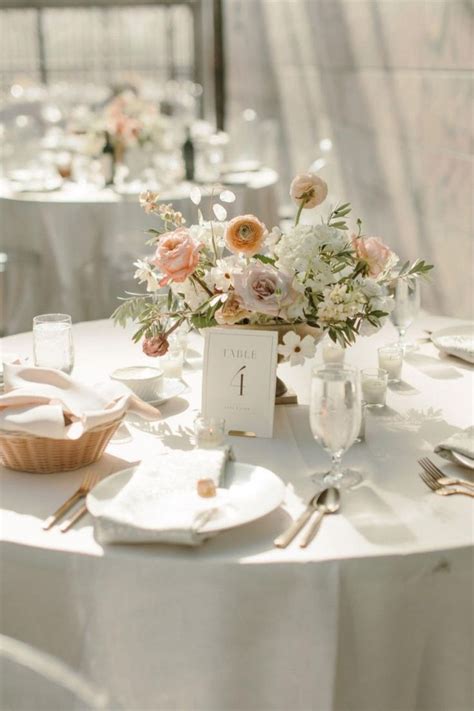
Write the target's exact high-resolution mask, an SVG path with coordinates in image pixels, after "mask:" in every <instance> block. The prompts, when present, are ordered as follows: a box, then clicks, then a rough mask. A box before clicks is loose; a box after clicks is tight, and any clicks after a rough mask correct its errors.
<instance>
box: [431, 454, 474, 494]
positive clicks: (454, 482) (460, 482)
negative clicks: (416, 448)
mask: <svg viewBox="0 0 474 711" xmlns="http://www.w3.org/2000/svg"><path fill="white" fill-rule="evenodd" d="M418 464H419V465H420V466H421V468H422V469H423V471H421V472H420V473H419V474H420V477H421V479H422V480H423V482H424V483H425V484H426V486H427V487H428V488H429V489H431V491H434V493H435V494H438V495H439V496H453V495H456V494H458V495H461V496H470V497H471V498H473V499H474V483H472V482H470V481H467V480H466V479H459V478H458V477H452V476H446V475H445V474H444V473H443V472H442V471H441V469H439V467H437V466H436V464H433V462H432V461H431V460H430V459H428V458H427V457H424V458H423V459H419V460H418Z"/></svg>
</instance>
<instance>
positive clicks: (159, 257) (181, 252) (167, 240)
mask: <svg viewBox="0 0 474 711" xmlns="http://www.w3.org/2000/svg"><path fill="white" fill-rule="evenodd" d="M201 247H202V245H201V244H199V243H198V242H196V241H195V240H194V239H193V238H192V237H191V234H190V232H189V230H188V229H186V228H185V227H179V228H178V229H177V230H174V232H166V233H165V234H164V235H162V236H161V237H160V241H159V242H158V246H157V248H156V252H155V258H154V259H153V260H152V262H151V263H152V264H154V265H155V266H156V267H158V269H160V271H162V272H163V274H164V277H163V279H162V280H161V281H160V286H165V285H166V284H168V282H169V281H170V280H173V281H174V282H183V281H184V280H185V279H187V277H188V276H190V275H191V274H192V273H193V272H194V271H195V269H196V267H197V265H198V262H199V250H200V249H201Z"/></svg>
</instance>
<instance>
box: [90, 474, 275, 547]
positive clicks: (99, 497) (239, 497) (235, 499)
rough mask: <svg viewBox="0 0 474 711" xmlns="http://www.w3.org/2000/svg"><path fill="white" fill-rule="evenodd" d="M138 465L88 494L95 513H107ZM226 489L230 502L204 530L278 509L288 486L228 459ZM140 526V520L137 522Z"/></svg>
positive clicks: (215, 529) (220, 528) (212, 530)
mask: <svg viewBox="0 0 474 711" xmlns="http://www.w3.org/2000/svg"><path fill="white" fill-rule="evenodd" d="M134 471H135V467H130V468H129V469H124V470H122V471H120V472H117V473H116V474H112V475H111V476H109V477H107V478H106V479H103V480H102V481H101V482H100V483H99V484H97V486H96V487H95V488H94V489H93V490H92V491H91V492H90V493H89V494H88V495H87V500H86V503H87V508H88V510H89V513H90V514H92V516H101V515H102V514H103V513H105V511H106V509H107V506H108V503H109V502H110V501H111V500H112V499H113V498H114V497H115V496H117V494H118V493H119V491H120V490H121V489H122V488H123V487H124V486H125V485H126V484H127V482H128V481H129V480H130V478H131V476H132V474H133V472H134ZM224 478H225V481H224V484H225V488H226V490H227V491H228V492H229V495H228V502H229V503H230V504H232V505H231V506H228V505H226V506H223V507H222V508H221V509H218V511H217V512H216V513H215V514H214V516H213V517H212V519H211V520H210V521H207V522H206V523H205V525H204V526H203V527H202V528H201V529H200V531H199V532H200V533H206V534H208V533H219V532H220V531H226V530H227V529H229V528H235V527H236V526H242V525H243V524H245V523H250V522H251V521H255V520H257V519H259V518H261V517H262V516H266V515H267V514H269V513H271V511H274V510H275V509H276V508H278V506H280V504H281V503H282V501H283V498H284V496H285V485H284V483H283V482H282V480H281V479H280V478H279V477H278V476H277V475H276V474H274V473H273V472H272V471H270V470H269V469H265V468H264V467H259V466H256V465H253V464H243V463H241V462H228V463H227V467H226V472H225V477H224ZM136 523H137V525H140V522H139V521H137V522H136Z"/></svg>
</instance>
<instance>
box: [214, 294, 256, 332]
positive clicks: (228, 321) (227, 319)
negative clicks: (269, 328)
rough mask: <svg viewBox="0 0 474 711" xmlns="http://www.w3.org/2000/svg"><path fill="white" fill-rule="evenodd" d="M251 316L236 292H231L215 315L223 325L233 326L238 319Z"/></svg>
mask: <svg viewBox="0 0 474 711" xmlns="http://www.w3.org/2000/svg"><path fill="white" fill-rule="evenodd" d="M249 316H250V313H249V311H247V309H245V308H244V307H243V306H242V302H241V301H240V299H239V298H238V297H237V296H236V295H235V292H233V291H231V292H229V296H228V298H227V299H226V301H225V302H224V303H223V304H222V306H221V307H220V308H219V309H217V311H216V313H215V314H214V317H215V319H216V321H217V323H218V324H220V325H221V326H232V325H233V324H234V323H238V321H242V319H244V318H248V317H249Z"/></svg>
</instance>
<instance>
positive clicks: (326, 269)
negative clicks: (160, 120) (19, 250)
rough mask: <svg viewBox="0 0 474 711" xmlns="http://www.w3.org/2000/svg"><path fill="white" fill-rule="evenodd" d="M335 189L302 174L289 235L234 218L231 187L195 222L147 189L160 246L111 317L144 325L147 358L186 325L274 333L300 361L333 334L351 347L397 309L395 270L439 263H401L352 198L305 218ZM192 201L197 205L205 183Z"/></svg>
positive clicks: (417, 271) (139, 336)
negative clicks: (366, 225) (392, 292)
mask: <svg viewBox="0 0 474 711" xmlns="http://www.w3.org/2000/svg"><path fill="white" fill-rule="evenodd" d="M327 192H328V188H327V185H326V183H325V182H324V181H323V180H322V179H321V178H320V177H319V176H317V175H313V174H310V173H308V174H303V175H298V176H297V177H296V178H295V179H294V180H293V182H292V184H291V188H290V195H291V197H292V199H293V200H294V202H295V204H296V206H297V213H296V218H295V222H294V224H293V226H292V227H291V228H290V229H288V230H286V231H285V232H281V230H280V229H279V228H278V227H274V228H273V229H272V230H269V229H267V227H266V226H265V225H264V224H263V223H262V222H261V221H260V220H259V218H258V217H256V216H255V215H239V216H237V217H234V218H232V219H231V220H227V210H226V208H225V207H224V205H223V204H221V203H231V202H233V201H234V200H235V196H234V195H233V193H231V192H230V191H228V190H223V191H222V192H220V193H217V196H216V199H215V202H214V205H213V206H212V210H213V218H212V219H210V220H206V219H204V217H203V215H202V213H201V212H200V210H199V209H198V220H197V222H196V224H193V225H190V226H186V224H185V220H184V218H183V216H182V215H181V213H179V212H176V211H175V210H173V208H172V206H171V205H161V204H159V201H158V195H157V194H156V193H152V192H146V193H143V194H142V195H141V196H140V202H141V204H142V206H143V208H144V209H145V211H146V212H147V213H148V214H156V215H157V217H158V218H159V219H160V222H161V224H160V225H159V226H158V228H157V229H152V230H151V231H150V232H151V238H150V240H149V244H150V245H151V246H152V247H153V248H154V253H153V254H152V255H151V256H150V257H149V258H147V259H144V260H139V261H137V262H136V263H135V266H136V268H137V269H136V272H135V278H136V279H137V280H138V281H139V282H140V283H142V282H143V283H146V290H147V293H146V294H128V295H127V296H126V297H124V299H123V303H122V304H121V305H120V306H119V307H118V309H117V310H116V311H115V313H114V315H113V318H114V319H115V320H116V321H117V322H118V323H120V324H122V325H125V324H126V322H127V321H129V320H132V321H135V322H136V323H137V325H138V328H137V331H136V333H135V335H134V340H135V342H138V341H140V340H141V341H142V347H143V351H144V352H145V353H146V354H147V355H149V356H162V355H164V354H165V353H166V352H167V350H168V348H169V337H170V336H171V334H172V333H173V331H175V329H177V328H179V327H180V326H182V325H183V324H186V325H187V326H188V327H189V328H192V327H194V328H197V329H202V328H210V327H213V326H228V327H233V328H236V327H240V328H257V329H260V328H265V329H271V330H276V331H278V334H279V346H278V352H279V354H280V357H282V358H284V359H286V360H289V361H290V363H291V364H292V365H298V364H301V363H303V362H304V360H305V358H312V357H313V356H314V354H315V346H316V343H317V341H318V340H319V339H320V338H321V337H322V335H323V334H324V333H325V332H327V333H328V334H329V336H330V338H331V339H332V340H333V341H334V342H337V343H339V344H340V345H341V346H343V347H346V346H348V345H351V344H353V343H354V342H355V340H356V338H357V336H358V335H369V334H371V333H373V332H375V331H376V330H378V329H379V328H380V327H381V326H382V324H383V323H384V321H385V319H386V318H387V316H388V315H389V314H390V311H391V310H392V306H393V304H392V301H393V300H392V298H391V297H390V296H388V295H387V289H386V287H387V285H388V284H389V283H390V282H391V280H392V279H393V278H394V274H395V270H396V275H397V278H399V279H400V278H405V277H406V278H416V277H418V276H423V275H425V274H426V273H427V272H428V271H429V270H430V269H431V268H432V267H431V265H429V264H426V263H425V262H424V261H423V260H417V261H416V262H415V263H414V264H409V263H406V264H404V265H403V267H402V268H400V266H399V259H398V257H397V256H396V254H395V253H394V252H393V251H392V250H391V249H390V248H389V247H388V246H386V245H385V244H384V243H383V242H382V240H381V239H379V238H378V237H367V236H364V235H363V234H362V229H361V228H362V224H361V221H360V220H357V223H356V224H357V228H356V231H355V232H352V233H351V232H350V231H349V227H348V224H347V218H348V215H349V213H350V212H351V206H350V204H349V203H344V204H341V205H339V206H335V207H334V208H332V209H330V210H329V214H328V216H327V217H326V219H323V218H321V223H320V224H316V225H305V224H300V217H301V213H302V211H303V210H309V209H314V208H316V207H318V206H319V205H320V204H321V203H323V202H324V200H325V199H326V197H327ZM191 199H192V201H193V202H194V203H195V204H196V205H199V203H200V193H199V190H198V189H197V188H196V189H194V191H193V193H192V194H191ZM214 218H215V219H214ZM283 387H284V386H283ZM283 392H284V390H283ZM277 394H282V387H281V385H280V388H279V392H278V388H277Z"/></svg>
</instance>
